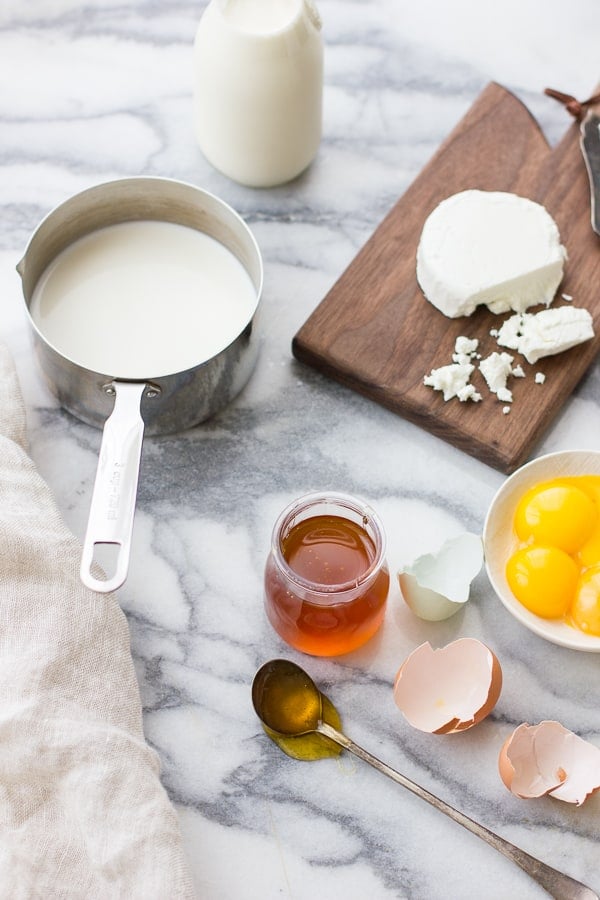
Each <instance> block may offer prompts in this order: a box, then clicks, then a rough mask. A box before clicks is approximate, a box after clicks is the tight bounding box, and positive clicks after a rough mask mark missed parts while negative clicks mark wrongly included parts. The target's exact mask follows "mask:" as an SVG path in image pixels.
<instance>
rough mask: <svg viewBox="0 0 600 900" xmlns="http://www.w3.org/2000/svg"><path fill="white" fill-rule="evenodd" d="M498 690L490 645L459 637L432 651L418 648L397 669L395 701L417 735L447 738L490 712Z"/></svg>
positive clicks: (498, 672) (497, 667) (497, 668)
mask: <svg viewBox="0 0 600 900" xmlns="http://www.w3.org/2000/svg"><path fill="white" fill-rule="evenodd" d="M501 690H502V670H501V668H500V663H499V662H498V660H497V658H496V656H495V655H494V654H493V653H492V651H491V650H490V649H489V647H486V645H485V644H482V643H481V641H478V640H476V639H475V638H460V639H459V640H457V641H453V642H452V643H450V644H447V645H446V646H445V647H441V648H439V649H438V650H434V649H433V648H432V647H431V644H429V642H425V643H424V644H421V645H420V647H417V648H416V650H413V652H412V653H411V654H410V656H408V657H407V658H406V659H405V661H404V662H403V663H402V665H401V666H400V668H399V670H398V672H397V674H396V678H395V681H394V700H395V702H396V705H397V706H398V708H399V709H400V710H401V712H402V714H403V715H404V717H405V718H406V719H407V721H408V722H409V723H410V724H411V725H412V726H413V727H414V728H418V729H419V730H420V731H426V732H429V733H431V734H451V733H454V732H457V731H464V730H465V729H467V728H471V727H472V726H473V725H477V723H478V722H481V721H482V719H485V717H486V716H487V715H488V714H489V713H490V712H491V711H492V709H493V708H494V706H495V705H496V703H497V701H498V697H499V696H500V691H501Z"/></svg>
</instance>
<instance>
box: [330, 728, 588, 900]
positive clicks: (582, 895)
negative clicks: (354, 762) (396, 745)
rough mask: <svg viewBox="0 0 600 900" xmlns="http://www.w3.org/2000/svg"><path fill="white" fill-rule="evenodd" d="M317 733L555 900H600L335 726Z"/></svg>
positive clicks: (574, 881) (583, 887) (580, 885)
mask: <svg viewBox="0 0 600 900" xmlns="http://www.w3.org/2000/svg"><path fill="white" fill-rule="evenodd" d="M316 730H317V731H318V732H319V733H320V734H322V735H324V736H325V737H328V738H330V740H332V741H334V742H335V743H336V744H339V746H340V747H344V749H346V750H349V751H350V753H353V754H354V755H355V756H358V757H359V759H362V760H364V761H365V762H367V763H369V765H371V766H373V767H374V768H375V769H378V770H379V771H380V772H382V773H383V774H384V775H387V776H388V778H391V779H392V781H395V782H396V783H397V784H401V785H402V787H405V788H408V790H409V791H411V792H412V793H413V794H416V795H417V797H420V798H421V799H422V800H426V801H427V803H430V804H431V806H434V807H435V808H436V809H439V810H440V812H443V813H445V814H446V815H447V816H449V817H450V818H451V819H454V821H455V822H458V823H459V825H462V826H463V827H464V828H466V829H467V830H468V831H472V832H473V834H476V835H477V836H478V837H480V838H481V839H482V840H483V841H485V842H486V843H488V844H489V845H490V846H491V847H494V848H495V849H496V850H498V851H499V852H500V853H502V854H503V855H504V856H506V857H507V858H508V859H510V860H512V861H513V862H514V863H516V864H517V865H518V866H520V867H521V869H523V870H524V871H525V872H527V874H528V875H531V877H532V878H533V879H535V881H537V882H538V884H540V885H541V886H542V887H543V888H544V889H545V890H546V891H548V893H549V894H550V895H551V896H552V897H554V898H555V900H600V898H599V897H598V895H597V894H595V893H594V891H592V890H591V889H590V888H588V887H586V886H585V885H584V884H581V882H580V881H576V880H575V879H574V878H570V877H569V876H568V875H565V874H563V873H562V872H559V871H558V870H557V869H553V868H552V867H551V866H547V865H546V863H543V862H541V860H539V859H536V858H535V856H530V855H529V853H526V852H525V851H524V850H521V849H520V848H519V847H516V846H515V845H514V844H511V843H510V842H509V841H506V840H504V838H501V837H500V836H499V835H497V834H494V832H493V831H489V829H487V828H485V827H484V826H483V825H480V824H479V823H478V822H475V821H474V820H473V819H470V818H469V817H468V816H466V815H465V814H464V813H461V812H459V810H457V809H454V807H453V806H450V805H449V804H448V803H446V802H445V801H444V800H440V799H439V798H438V797H436V796H435V795H434V794H431V793H430V792H429V791H427V790H426V789H425V788H423V787H421V786H420V785H419V784H416V782H414V781H411V780H410V779H409V778H406V777H405V776H404V775H401V774H400V772H396V770H395V769H392V768H391V767H390V766H388V765H386V764H385V763H384V762H382V761H381V760H380V759H377V757H376V756H373V755H372V754H371V753H369V752H368V751H367V750H364V749H363V748H362V747H359V745H358V744H355V743H354V741H352V740H350V738H348V737H346V735H345V734H342V733H341V732H340V731H337V729H335V728H332V726H331V725H328V724H327V723H326V722H319V725H318V726H317V729H316Z"/></svg>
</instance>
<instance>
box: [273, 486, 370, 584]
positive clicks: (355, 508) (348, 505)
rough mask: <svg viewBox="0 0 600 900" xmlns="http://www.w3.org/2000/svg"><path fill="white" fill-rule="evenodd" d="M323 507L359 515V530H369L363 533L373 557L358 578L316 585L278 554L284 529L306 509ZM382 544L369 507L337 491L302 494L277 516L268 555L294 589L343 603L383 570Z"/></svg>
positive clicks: (359, 500) (357, 498) (359, 499)
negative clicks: (270, 554) (372, 550)
mask: <svg viewBox="0 0 600 900" xmlns="http://www.w3.org/2000/svg"><path fill="white" fill-rule="evenodd" d="M327 503H331V504H332V505H333V504H335V505H338V506H340V507H343V508H345V509H347V510H349V511H352V512H354V513H356V514H358V515H360V516H361V518H362V527H363V528H365V530H366V526H367V525H368V526H369V528H370V532H367V533H368V534H369V537H370V538H371V539H372V540H373V543H374V546H375V556H374V558H373V560H372V562H371V564H370V565H369V567H368V568H367V569H365V571H364V572H363V573H362V574H361V575H360V577H359V578H354V579H352V580H351V581H345V582H340V583H338V584H321V583H319V582H316V581H311V580H310V579H308V578H304V577H303V576H302V575H299V574H298V572H296V571H294V569H292V567H291V566H290V565H289V563H288V561H287V560H286V558H285V556H284V555H283V553H282V550H281V536H282V535H283V534H284V531H285V529H286V528H287V527H288V526H289V525H290V523H291V522H292V520H293V519H294V518H295V517H296V516H297V515H298V514H300V513H302V512H305V511H306V510H308V509H310V507H311V506H316V505H317V504H327ZM386 543H387V542H386V535H385V531H384V529H383V525H382V522H381V519H380V518H379V516H378V514H377V513H376V512H375V510H374V509H373V507H372V506H370V504H368V503H367V502H366V501H365V500H362V499H361V498H359V497H356V496H352V495H351V494H346V493H343V492H341V491H313V492H310V493H308V494H303V495H302V496H301V497H298V498H297V499H295V500H293V501H292V502H291V503H289V504H288V505H287V506H286V507H285V509H284V510H283V511H282V512H281V513H280V515H279V516H278V518H277V520H276V522H275V525H274V526H273V532H272V536H271V553H272V555H273V559H274V561H275V562H276V563H277V566H278V567H279V569H280V570H281V571H282V572H283V573H284V575H285V576H286V578H288V579H289V580H290V581H291V582H293V583H294V584H295V585H297V586H299V587H301V588H303V589H304V590H308V591H310V592H311V593H312V594H316V595H320V596H323V597H328V598H331V596H332V594H335V596H336V597H337V598H339V599H340V600H343V599H344V598H343V595H344V594H349V593H351V592H354V591H356V590H357V588H360V587H361V586H362V585H364V584H365V583H366V582H367V581H369V580H370V579H371V578H372V577H373V576H374V575H375V574H376V573H377V572H378V571H379V570H380V569H381V568H382V567H383V565H384V563H385V552H386Z"/></svg>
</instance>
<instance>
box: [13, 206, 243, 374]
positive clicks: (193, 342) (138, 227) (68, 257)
mask: <svg viewBox="0 0 600 900" xmlns="http://www.w3.org/2000/svg"><path fill="white" fill-rule="evenodd" d="M256 304H257V295H256V289H255V287H254V285H253V284H252V281H251V279H250V276H249V275H248V273H247V271H246V269H245V268H244V266H243V265H242V263H241V262H240V261H239V260H238V259H237V258H236V257H235V256H234V255H233V253H231V251H230V250H228V249H227V248H226V247H225V246H223V244H221V243H219V241H217V240H215V239H214V238H212V237H209V236H208V235H207V234H204V233H203V232H200V231H197V230H196V229H194V228H188V227H186V226H184V225H179V224H175V223H172V222H162V221H134V222H121V223H118V224H115V225H109V226H108V227H106V228H101V229H99V230H97V231H94V232H92V233H91V234H88V235H85V236H84V237H82V238H80V239H79V240H77V241H75V243H73V244H71V245H70V246H69V247H67V248H66V249H65V250H63V251H62V253H60V254H59V255H58V256H57V257H56V258H55V259H54V260H53V261H52V263H51V264H50V265H49V266H48V268H47V269H46V271H45V272H44V273H43V275H42V277H41V278H40V280H39V282H38V284H37V285H36V288H35V291H34V293H33V296H32V299H31V305H30V313H31V317H32V319H33V321H34V323H35V324H36V326H37V328H38V329H39V331H40V332H41V333H42V335H43V337H44V338H45V339H46V341H47V342H48V343H50V344H52V345H53V346H54V348H55V349H56V350H58V352H59V353H61V354H62V355H63V356H66V357H68V358H69V359H71V360H72V361H74V362H76V363H78V364H79V365H80V366H83V367H84V368H87V369H91V370H94V371H97V372H102V373H106V374H109V375H112V376H117V377H120V378H130V379H146V378H150V377H159V376H162V375H168V374H171V373H175V372H181V371H184V370H185V369H190V368H193V367H195V366H197V365H199V364H201V363H202V362H205V361H206V360H208V359H210V358H211V357H213V356H216V355H217V354H218V353H220V352H221V351H222V350H224V349H225V348H226V347H227V346H229V344H230V343H231V342H232V341H233V340H235V338H236V337H237V336H238V335H239V334H240V333H241V332H242V331H243V330H244V328H245V326H246V324H247V323H248V322H249V321H250V320H251V318H252V316H253V313H254V311H255V309H256Z"/></svg>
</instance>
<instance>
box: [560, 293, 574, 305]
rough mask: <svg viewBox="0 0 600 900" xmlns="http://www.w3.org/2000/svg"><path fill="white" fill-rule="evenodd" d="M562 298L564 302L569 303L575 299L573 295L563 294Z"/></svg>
mask: <svg viewBox="0 0 600 900" xmlns="http://www.w3.org/2000/svg"><path fill="white" fill-rule="evenodd" d="M560 296H561V297H562V298H563V300H566V301H567V303H570V302H571V300H572V299H573V297H572V296H571V294H561V295H560Z"/></svg>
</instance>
